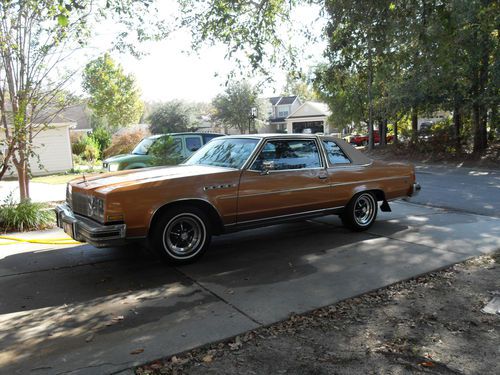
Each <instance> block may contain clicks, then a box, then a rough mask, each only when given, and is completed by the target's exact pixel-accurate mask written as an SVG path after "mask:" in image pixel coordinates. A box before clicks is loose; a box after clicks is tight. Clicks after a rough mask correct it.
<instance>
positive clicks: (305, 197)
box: [238, 138, 331, 223]
mask: <svg viewBox="0 0 500 375" xmlns="http://www.w3.org/2000/svg"><path fill="white" fill-rule="evenodd" d="M265 166H267V168H265ZM330 198H331V197H330V196H329V186H328V179H327V170H326V165H325V162H324V160H323V158H322V155H321V152H320V149H319V144H318V142H317V141H316V139H315V138H304V139H297V138H291V139H290V138H289V139H286V138H283V139H274V138H271V139H268V140H267V141H266V142H265V143H264V145H263V146H262V147H261V149H260V151H259V153H258V155H257V156H256V158H255V160H254V161H253V162H252V163H251V165H250V166H249V167H248V169H246V170H244V171H243V172H242V175H241V178H240V185H239V191H238V223H244V222H248V221H255V220H260V219H269V218H273V217H277V216H286V215H295V214H300V213H305V212H309V211H315V210H321V209H324V208H327V207H329V206H330Z"/></svg>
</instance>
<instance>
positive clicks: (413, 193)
mask: <svg viewBox="0 0 500 375" xmlns="http://www.w3.org/2000/svg"><path fill="white" fill-rule="evenodd" d="M420 189H422V188H421V187H420V184H419V183H418V182H415V183H413V185H412V187H411V192H410V197H415V196H417V195H418V193H420Z"/></svg>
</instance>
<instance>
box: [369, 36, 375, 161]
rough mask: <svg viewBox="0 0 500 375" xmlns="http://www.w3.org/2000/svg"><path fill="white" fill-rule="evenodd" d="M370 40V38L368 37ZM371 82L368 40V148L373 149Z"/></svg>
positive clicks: (371, 70)
mask: <svg viewBox="0 0 500 375" xmlns="http://www.w3.org/2000/svg"><path fill="white" fill-rule="evenodd" d="M369 41H370V39H369ZM372 84H373V59H372V49H371V46H370V42H368V106H369V110H368V150H370V151H371V150H373V149H374V147H375V139H373V98H372Z"/></svg>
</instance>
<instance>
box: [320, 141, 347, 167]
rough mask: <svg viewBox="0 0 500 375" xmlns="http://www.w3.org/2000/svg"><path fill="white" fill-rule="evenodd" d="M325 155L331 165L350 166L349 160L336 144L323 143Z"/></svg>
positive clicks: (330, 142) (331, 142)
mask: <svg viewBox="0 0 500 375" xmlns="http://www.w3.org/2000/svg"><path fill="white" fill-rule="evenodd" d="M323 144H324V145H325V149H326V155H327V156H328V160H329V161H330V163H331V164H350V163H351V160H349V158H348V157H347V156H346V154H345V153H344V151H343V150H342V149H341V148H340V146H339V145H338V144H336V143H335V142H333V141H323Z"/></svg>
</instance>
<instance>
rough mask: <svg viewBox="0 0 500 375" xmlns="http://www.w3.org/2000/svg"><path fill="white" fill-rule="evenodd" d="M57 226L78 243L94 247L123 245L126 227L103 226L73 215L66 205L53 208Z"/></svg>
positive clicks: (118, 225)
mask: <svg viewBox="0 0 500 375" xmlns="http://www.w3.org/2000/svg"><path fill="white" fill-rule="evenodd" d="M55 211H56V217H57V226H58V227H59V228H62V229H63V230H64V232H66V234H68V235H69V236H70V237H71V238H73V239H74V240H76V241H79V242H87V243H89V244H91V245H92V246H95V247H110V246H117V245H123V244H124V243H125V242H126V241H125V234H126V225H125V224H113V225H103V224H99V223H97V222H96V221H94V220H91V219H89V218H87V217H84V216H80V215H77V214H75V213H74V212H73V211H72V210H71V208H70V207H69V206H68V205H67V204H62V205H60V206H57V207H56V208H55Z"/></svg>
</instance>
